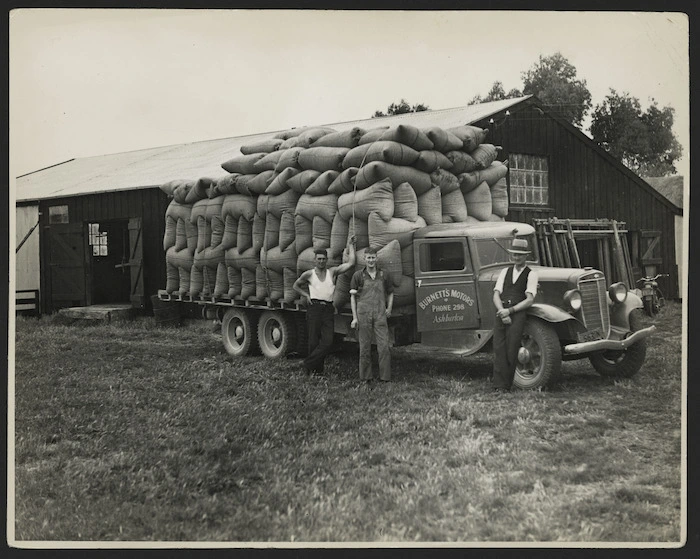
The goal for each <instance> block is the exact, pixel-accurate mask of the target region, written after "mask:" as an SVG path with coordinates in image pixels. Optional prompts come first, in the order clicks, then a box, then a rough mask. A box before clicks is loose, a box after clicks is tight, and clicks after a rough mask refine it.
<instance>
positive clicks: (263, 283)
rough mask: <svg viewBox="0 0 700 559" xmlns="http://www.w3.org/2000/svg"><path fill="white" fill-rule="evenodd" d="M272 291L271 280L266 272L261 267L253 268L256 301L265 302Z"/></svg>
mask: <svg viewBox="0 0 700 559" xmlns="http://www.w3.org/2000/svg"><path fill="white" fill-rule="evenodd" d="M271 291H272V278H271V274H270V272H269V271H268V270H265V269H264V268H263V267H262V266H257V267H256V268H255V298H256V299H257V300H258V301H265V300H266V299H267V298H268V297H269V296H270V292H271Z"/></svg>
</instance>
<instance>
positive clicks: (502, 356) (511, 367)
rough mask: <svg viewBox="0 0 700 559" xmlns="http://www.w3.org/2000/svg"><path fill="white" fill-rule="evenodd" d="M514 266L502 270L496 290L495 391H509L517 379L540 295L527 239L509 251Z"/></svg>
mask: <svg viewBox="0 0 700 559" xmlns="http://www.w3.org/2000/svg"><path fill="white" fill-rule="evenodd" d="M508 252H509V253H510V254H511V258H512V260H513V262H514V265H512V266H508V267H507V268H504V269H503V270H502V271H501V274H500V275H499V276H498V280H497V281H496V285H495V287H494V288H493V304H494V305H495V306H496V317H497V319H496V323H495V326H494V329H493V354H494V358H493V388H494V390H496V391H497V392H508V391H509V390H510V388H511V386H512V384H513V378H514V377H515V367H516V365H517V361H518V350H519V349H520V340H521V338H522V335H523V329H524V328H525V319H526V318H527V313H525V310H526V309H527V308H529V307H530V306H531V305H532V303H533V301H534V300H535V296H536V295H537V281H538V278H537V272H535V271H533V270H531V269H530V268H529V267H528V266H526V265H525V262H526V260H527V256H528V255H529V254H530V248H529V246H528V242H527V239H513V243H512V245H511V247H510V248H509V249H508Z"/></svg>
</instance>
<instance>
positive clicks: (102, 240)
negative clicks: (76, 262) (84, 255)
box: [88, 223, 109, 256]
mask: <svg viewBox="0 0 700 559" xmlns="http://www.w3.org/2000/svg"><path fill="white" fill-rule="evenodd" d="M88 236H89V241H88V242H89V244H90V246H91V247H92V255H93V256H108V255H109V251H108V249H107V247H108V246H109V243H108V242H107V232H106V231H102V232H100V224H99V223H88Z"/></svg>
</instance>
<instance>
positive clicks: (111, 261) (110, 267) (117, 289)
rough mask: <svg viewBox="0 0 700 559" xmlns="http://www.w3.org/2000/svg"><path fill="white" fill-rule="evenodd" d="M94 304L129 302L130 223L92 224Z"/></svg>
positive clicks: (91, 254)
mask: <svg viewBox="0 0 700 559" xmlns="http://www.w3.org/2000/svg"><path fill="white" fill-rule="evenodd" d="M87 227H88V235H89V241H88V242H89V245H90V246H89V255H90V256H89V258H90V280H91V281H90V290H91V291H90V292H91V295H92V297H91V303H92V304H93V305H101V304H107V303H129V302H130V292H131V273H130V269H129V265H128V264H129V256H130V254H129V220H128V219H120V220H109V221H100V222H91V223H88V225H87Z"/></svg>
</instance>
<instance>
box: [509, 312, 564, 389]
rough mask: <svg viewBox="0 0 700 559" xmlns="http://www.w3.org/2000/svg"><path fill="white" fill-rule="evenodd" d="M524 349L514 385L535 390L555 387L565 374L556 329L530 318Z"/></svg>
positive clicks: (520, 353) (522, 347)
mask: <svg viewBox="0 0 700 559" xmlns="http://www.w3.org/2000/svg"><path fill="white" fill-rule="evenodd" d="M520 345H521V347H520V349H519V350H518V361H517V365H516V367H515V378H514V379H513V385H514V386H516V387H518V388H522V389H525V390H532V389H535V388H544V387H545V386H548V385H552V384H554V383H555V382H556V380H557V379H558V378H559V375H560V373H561V346H560V344H559V337H558V336H557V333H556V332H555V331H554V328H553V327H552V326H551V325H550V324H548V323H547V322H545V321H543V320H540V319H537V318H532V317H528V319H527V321H526V322H525V329H524V330H523V337H522V340H521V342H520Z"/></svg>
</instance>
